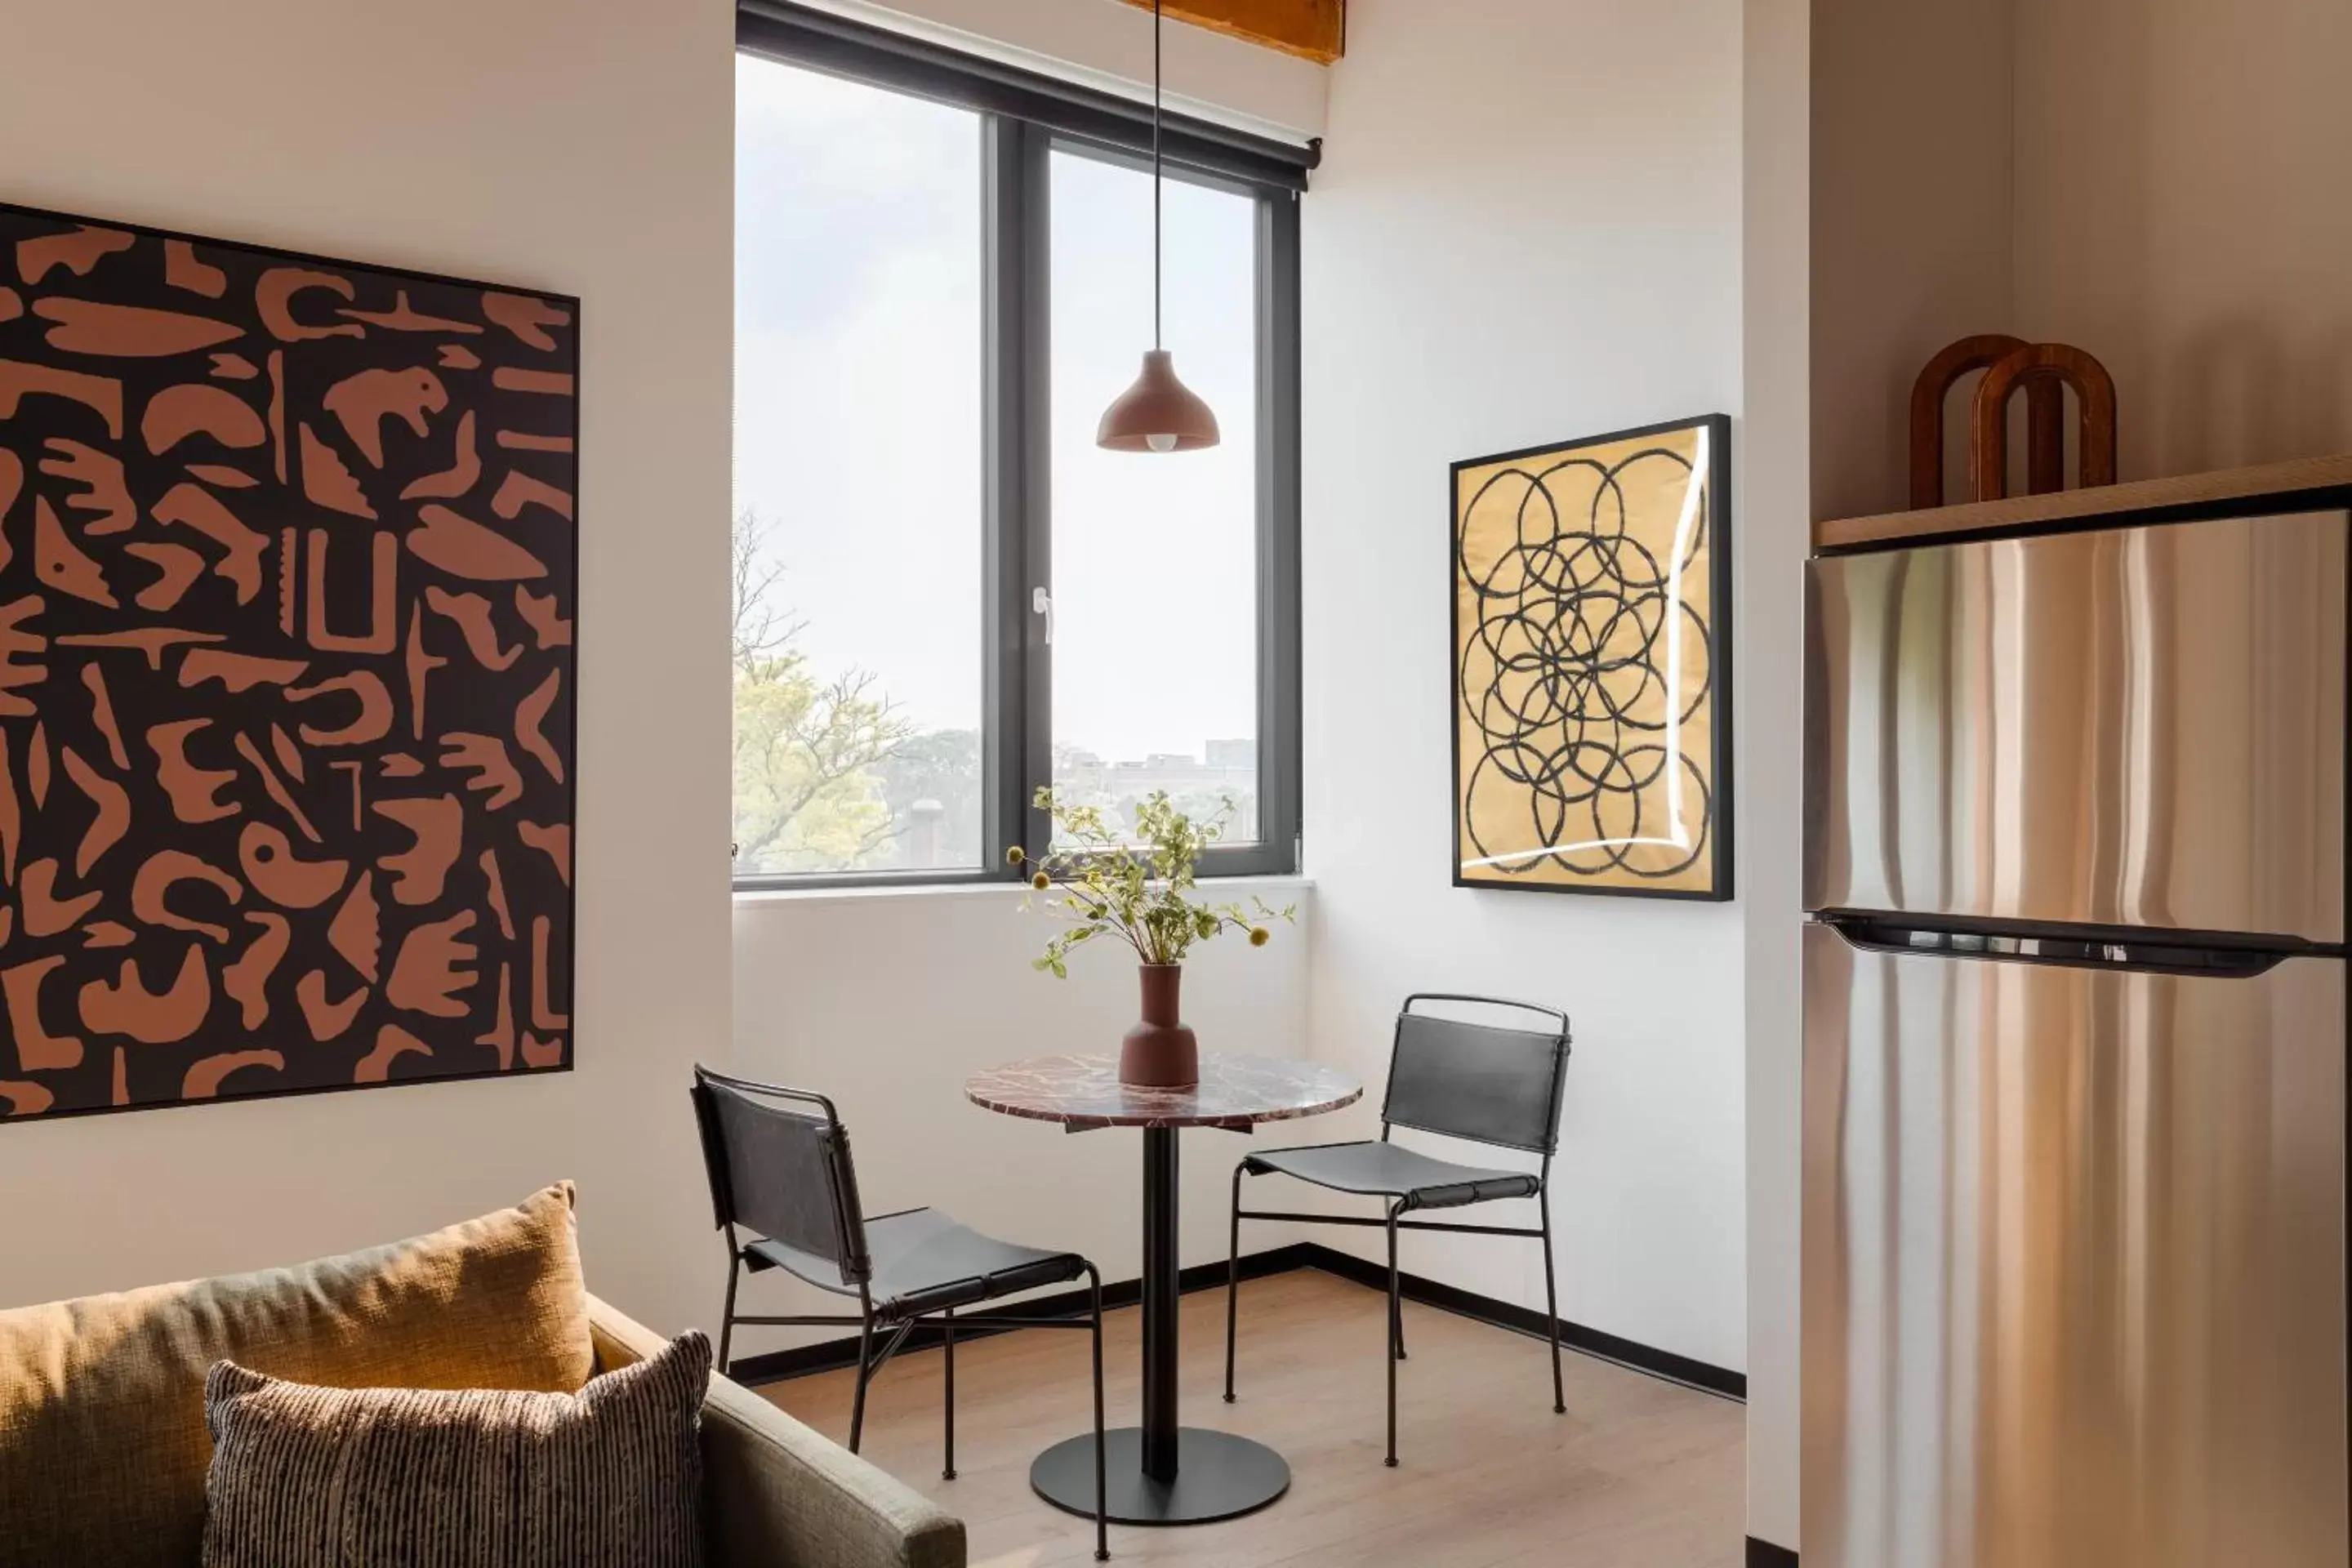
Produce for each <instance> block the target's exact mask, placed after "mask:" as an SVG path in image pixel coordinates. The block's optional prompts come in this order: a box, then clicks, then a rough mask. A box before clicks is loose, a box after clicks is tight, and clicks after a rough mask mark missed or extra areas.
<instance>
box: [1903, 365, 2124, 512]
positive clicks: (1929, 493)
mask: <svg viewBox="0 0 2352 1568" xmlns="http://www.w3.org/2000/svg"><path fill="white" fill-rule="evenodd" d="M1979 370H1980V371H1983V372H1984V373H1985V375H1984V379H1983V380H1982V381H1981V382H1979V384H1978V386H1977V390H1976V394H1975V398H1974V401H1973V403H1972V404H1971V405H1970V409H1969V489H1970V492H1971V493H1970V494H1969V500H1999V499H2000V498H2001V497H2002V496H2004V495H2005V494H2007V493H2008V488H2009V420H2008V410H2009V401H2010V398H2011V395H2014V394H2015V392H2016V390H2017V387H2018V384H2020V383H2023V384H2024V387H2025V488H2026V490H2027V493H2029V494H2032V495H2047V494H2049V493H2050V492H2052V491H2053V490H2061V489H2065V488H2066V473H2065V462H2066V438H2065V423H2064V422H2065V406H2066V405H2065V395H2064V390H2063V389H2064V388H2065V387H2067V386H2072V387H2074V397H2075V401H2076V403H2077V405H2078V406H2079V408H2080V410H2081V420H2082V425H2081V436H2080V440H2079V443H2078V445H2079V449H2080V462H2081V468H2082V474H2081V483H2082V485H2083V486H2084V487H2085V488H2088V487H2090V486H2093V485H2111V484H2113V483H2115V482H2116V388H2115V382H2114V380H2113V379H2112V378H2111V377H2110V376H2109V375H2108V374H2107V372H2106V367H2105V366H2104V365H2102V364H2100V363H2099V362H2098V361H2097V360H2095V359H2094V358H2092V357H2091V356H2090V355H2089V354H2087V353H2084V352H2083V351H2082V350H2080V349H2076V348H2069V347H2067V346H2066V345H2065V344H2063V343H2029V342H2026V341H2025V340H2024V339H2023V338H2019V337H2012V336H2011V335H2010V334H2009V333H2007V332H1979V333H1977V334H1975V335H1973V336H1970V337H1965V338H1961V339H1958V341H1956V342H1951V343H1948V344H1947V345H1946V346H1945V347H1944V349H1943V350H1942V351H1941V352H1940V353H1937V355H1936V356H1935V357H1934V358H1933V359H1930V360H1929V361H1928V362H1927V364H1926V366H1925V367H1923V368H1922V369H1921V370H1920V372H1919V375H1918V379H1917V380H1916V381H1914V382H1913V383H1912V384H1911V505H1912V506H1913V508H1914V509H1925V508H1928V507H1937V506H1941V505H1943V504H1944V401H1945V399H1946V397H1947V396H1948V395H1949V394H1950V392H1951V389H1952V385H1953V384H1954V383H1955V382H1957V381H1958V380H1959V379H1960V377H1962V376H1964V375H1967V374H1969V373H1970V372H1972V371H1979Z"/></svg>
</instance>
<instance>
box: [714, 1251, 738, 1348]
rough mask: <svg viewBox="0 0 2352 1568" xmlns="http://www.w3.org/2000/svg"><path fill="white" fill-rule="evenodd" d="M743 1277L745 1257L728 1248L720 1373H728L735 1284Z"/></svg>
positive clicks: (721, 1326) (720, 1337)
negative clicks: (728, 1348)
mask: <svg viewBox="0 0 2352 1568" xmlns="http://www.w3.org/2000/svg"><path fill="white" fill-rule="evenodd" d="M742 1277H743V1258H742V1256H741V1255H740V1253H738V1252H736V1251H735V1249H734V1248H733V1247H729V1248H728V1249H727V1305H726V1308H725V1309H724V1310H722V1311H720V1313H719V1376H721V1377H725V1376H726V1375H727V1347H728V1345H729V1344H730V1343H731V1342H733V1340H734V1338H735V1285H736V1281H738V1280H739V1279H741V1278H742Z"/></svg>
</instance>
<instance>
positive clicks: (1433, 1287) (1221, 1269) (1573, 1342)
mask: <svg viewBox="0 0 2352 1568" xmlns="http://www.w3.org/2000/svg"><path fill="white" fill-rule="evenodd" d="M1241 1268H1242V1278H1243V1279H1265V1278H1266V1277H1267V1276H1269V1275H1274V1274H1286V1273H1288V1272H1289V1271H1290V1270H1292V1269H1294V1268H1319V1269H1321V1270H1323V1271H1324V1272H1325V1273H1327V1274H1334V1275H1337V1276H1339V1278H1340V1279H1347V1280H1350V1281H1353V1282H1354V1283H1356V1284H1359V1285H1364V1286H1369V1287H1370V1289H1375V1290H1386V1289H1388V1288H1389V1271H1388V1270H1387V1269H1386V1268H1382V1267H1381V1265H1379V1264H1377V1263H1369V1262H1366V1261H1365V1260H1364V1259H1362V1258H1358V1257H1355V1256H1354V1255H1353V1254H1351V1253H1345V1252H1341V1251H1339V1250H1338V1249H1337V1248H1336V1247H1325V1246H1323V1245H1322V1244H1321V1243H1319V1242H1311V1241H1310V1242H1299V1243H1296V1244H1294V1245H1292V1246H1289V1247H1276V1248H1275V1249H1273V1250H1272V1251H1270V1252H1250V1253H1244V1254H1243V1255H1242V1263H1241ZM1224 1283H1225V1266H1224V1265H1223V1264H1222V1263H1200V1264H1195V1265H1193V1266H1192V1268H1187V1269H1185V1270H1184V1271H1183V1272H1182V1273H1181V1275H1180V1276H1179V1277H1178V1285H1179V1289H1182V1290H1186V1291H1192V1290H1213V1289H1223V1286H1224ZM1398 1287H1399V1289H1401V1290H1402V1292H1403V1294H1404V1298H1405V1300H1408V1301H1418V1302H1420V1303H1421V1304H1422V1305H1423V1306H1426V1307H1435V1308H1437V1309H1438V1310H1441V1311H1447V1312H1453V1313H1455V1314H1457V1315H1458V1316H1461V1317H1465V1318H1472V1319H1475V1320H1476V1321H1479V1322H1482V1323H1491V1324H1493V1325H1494V1326H1495V1327H1496V1328H1502V1329H1509V1330H1511V1331H1514V1332H1517V1333H1522V1334H1528V1335H1531V1336H1533V1337H1534V1338H1537V1339H1542V1338H1544V1337H1545V1336H1544V1315H1543V1313H1542V1312H1540V1311H1538V1310H1535V1309H1533V1308H1529V1307H1515V1306H1513V1305H1511V1304H1510V1303H1509V1302H1507V1301H1497V1300H1495V1299H1494V1298H1493V1297H1491V1296H1481V1295H1478V1294H1476V1293H1475V1292H1473V1291H1469V1290H1463V1289H1456V1288H1455V1287H1454V1286H1452V1285H1445V1284H1441V1283H1439V1282H1438V1281H1436V1280H1434V1279H1423V1277H1421V1276H1420V1275H1417V1274H1403V1275H1400V1276H1399V1279H1398ZM1142 1299H1143V1287H1142V1282H1141V1281H1140V1280H1136V1279H1118V1280H1113V1281H1110V1282H1108V1283H1106V1284H1105V1285H1104V1286H1103V1305H1104V1306H1105V1307H1131V1306H1133V1305H1135V1304H1136V1303H1137V1302H1138V1301H1139V1300H1142ZM1021 1310H1022V1311H1024V1313H1030V1314H1034V1315H1035V1316H1038V1317H1076V1316H1078V1315H1079V1314H1081V1313H1083V1312H1084V1311H1086V1310H1087V1297H1086V1293H1085V1292H1084V1291H1081V1290H1064V1291H1060V1292H1057V1293H1056V1294H1055V1295H1051V1296H1041V1297H1037V1298H1035V1299H1034V1300H1028V1301H1024V1302H1023V1303H1022V1304H1021ZM1012 1332H1015V1331H1014V1330H1011V1329H977V1328H975V1329H968V1330H961V1331H958V1333H957V1335H956V1338H958V1339H959V1340H976V1339H981V1338H982V1337H984V1336H986V1335H989V1334H995V1333H1012ZM1559 1342H1560V1344H1561V1345H1562V1346H1563V1347H1564V1348H1566V1349H1569V1350H1572V1351H1575V1352H1578V1353H1579V1354H1580V1355H1588V1356H1592V1357H1595V1358H1596V1359H1598V1360H1601V1361H1606V1362H1613V1363H1616V1364H1617V1365H1619V1366H1622V1367H1627V1368H1630V1369H1631V1370H1633V1371H1634V1372H1640V1373H1648V1374H1649V1375H1650V1376H1652V1377H1660V1378H1664V1379H1665V1380H1666V1381H1667V1382H1669V1383H1678V1384H1683V1385H1684V1386H1685V1387H1687V1388H1696V1389H1699V1390H1702V1391H1703V1392H1705V1393H1708V1394H1719V1395H1721V1396H1722V1397H1724V1398H1726V1399H1739V1400H1744V1399H1746V1398H1747V1397H1748V1379H1747V1377H1746V1376H1745V1375H1744V1374H1742V1373H1736V1372H1731V1371H1727V1369H1725V1368H1723V1367H1719V1366H1710V1365H1708V1364H1707V1363H1705V1362H1702V1361H1695V1360H1693V1359H1691V1358H1690V1357H1689V1356H1684V1355H1676V1354H1675V1352H1672V1351H1662V1350H1657V1349H1654V1348H1653V1347H1652V1346H1649V1345H1645V1344H1643V1343H1640V1342H1638V1341H1634V1340H1629V1339H1623V1338H1621V1337H1620V1336H1618V1335H1616V1334H1608V1333H1603V1332H1601V1331H1600V1330H1598V1329H1588V1328H1586V1327H1584V1326H1583V1325H1582V1324H1580V1323H1571V1322H1570V1321H1568V1320H1567V1319H1565V1318H1563V1319H1561V1320H1560V1324H1559ZM939 1344H940V1332H939V1331H938V1330H936V1329H930V1328H921V1329H917V1330H916V1331H914V1332H913V1333H910V1334H908V1336H907V1342H906V1344H905V1345H904V1346H903V1347H901V1350H902V1353H903V1352H906V1351H920V1350H934V1349H937V1348H938V1346H939ZM856 1364H857V1341H856V1338H855V1337H854V1336H852V1337H848V1338H844V1339H837V1340H825V1341H823V1342H819V1343H817V1344H813V1345H800V1346H796V1347H794V1348H793V1349H792V1350H784V1351H770V1352H766V1353H765V1354H761V1355H751V1356H739V1357H737V1358H736V1360H735V1363H734V1365H733V1366H732V1367H731V1368H730V1369H729V1370H728V1373H727V1375H729V1376H730V1377H731V1378H733V1379H734V1380H735V1381H736V1382H738V1383H743V1384H758V1383H775V1382H778V1381H780V1380H782V1379H784V1378H788V1377H806V1376H809V1375H810V1374H812V1373H820V1372H838V1371H840V1370H841V1369H842V1368H844V1367H853V1366H856ZM1759 1549H1760V1550H1763V1551H1765V1552H1778V1551H1780V1548H1779V1547H1776V1546H1768V1545H1765V1543H1763V1542H1756V1541H1751V1542H1749V1543H1748V1561H1749V1563H1750V1568H1754V1565H1755V1564H1757V1563H1766V1564H1773V1565H1776V1568H1777V1565H1778V1564H1779V1563H1780V1562H1781V1560H1780V1559H1778V1558H1772V1557H1762V1558H1759V1557H1757V1556H1756V1552H1757V1551H1758V1550H1759ZM1786 1561H1787V1562H1789V1563H1794V1562H1795V1561H1796V1558H1795V1556H1794V1555H1793V1554H1791V1555H1790V1557H1788V1558H1787V1559H1786Z"/></svg>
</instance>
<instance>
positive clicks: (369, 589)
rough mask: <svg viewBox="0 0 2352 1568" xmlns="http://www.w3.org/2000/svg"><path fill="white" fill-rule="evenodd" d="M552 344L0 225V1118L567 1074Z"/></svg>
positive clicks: (215, 257) (568, 396)
mask: <svg viewBox="0 0 2352 1568" xmlns="http://www.w3.org/2000/svg"><path fill="white" fill-rule="evenodd" d="M579 323H580V310H579V305H578V302H577V301H576V300H571V299H567V298H563V297H561V296H557V295H551V294H548V293H545V292H543V291H539V290H530V289H505V288H496V287H488V286H485V285H483V284H479V283H468V282H463V281H460V280H457V279H448V278H439V277H432V276H427V275H424V274H420V273H413V272H403V271H397V270H393V269H390V268H381V267H368V266H362V265H359V264H356V263H352V262H344V261H333V260H326V259H321V258H316V257H309V256H295V255H289V254H285V253H282V252H278V251H274V250H266V249H260V248H257V247H252V246H245V245H236V244H231V243H228V242H226V241H221V240H210V239H203V238H194V237H188V236H185V235H178V234H167V233H163V232H161V231H158V230H154V229H149V228H142V227H138V226H133V225H129V224H119V223H112V222H100V221H97V220H90V219H83V218H77V217H69V216H61V215H58V214H55V213H47V212H38V211H34V210H30V209H27V208H23V207H16V206H7V205H0V1030H5V1032H4V1033H0V1116H5V1117H6V1118H26V1117H32V1118H42V1117H55V1116H65V1115H72V1114H77V1113H80V1112H88V1111H101V1110H123V1109H131V1108H137V1107H142V1106H155V1105H168V1104H174V1103H179V1102H184V1101H188V1100H209V1099H215V1098H226V1097H232V1096H236V1097H246V1096H255V1095H269V1094H284V1093H294V1092H301V1091H307V1090H318V1089H345V1088H350V1087H353V1086H357V1085H373V1084H386V1083H400V1082H409V1081H415V1080H418V1079H450V1078H465V1077H474V1076H483V1075H489V1074H497V1073H509V1072H516V1073H520V1072H535V1071H548V1070H560V1069H562V1068H568V1067H569V1066H570V1065H571V1062H572V1021H571V1011H572V820H573V809H572V807H573V790H574V785H575V783H576V781H575V778H574V772H573V754H574V753H573V717H574V713H575V710H576V709H575V702H576V697H577V691H576V686H575V681H574V663H573V659H574V648H573V636H572V616H573V605H574V601H575V597H576V587H577V584H576V575H575V573H576V565H575V563H576V550H575V536H574V519H573V495H574V492H575V490H576V489H577V486H576V484H575V479H574V475H575V463H576V461H577V456H576V452H575V450H574V447H575V443H576V439H577V432H578V423H579V422H578V417H577V401H576V398H577V384H576V377H577V373H578V357H579V337H578V333H579Z"/></svg>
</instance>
